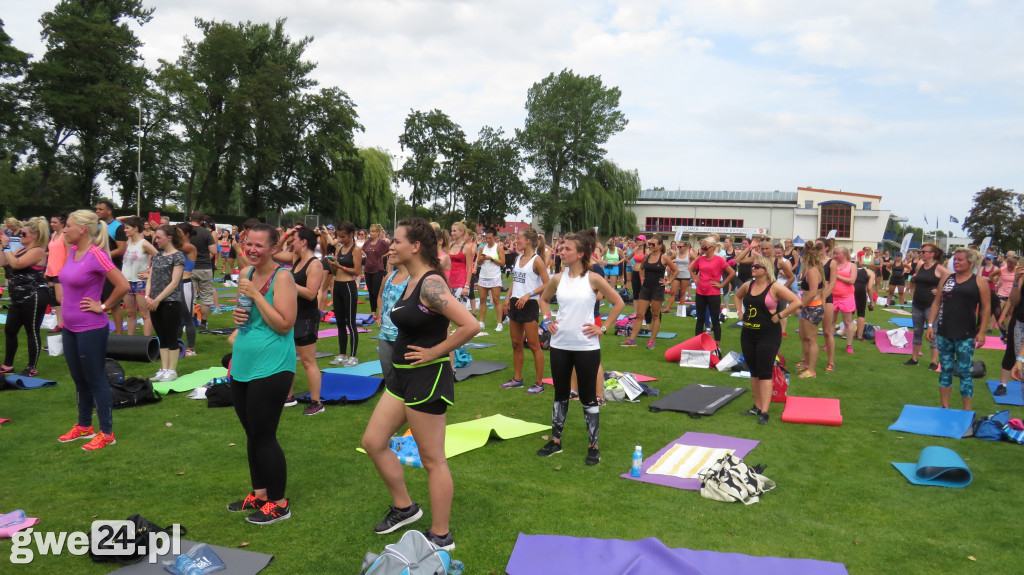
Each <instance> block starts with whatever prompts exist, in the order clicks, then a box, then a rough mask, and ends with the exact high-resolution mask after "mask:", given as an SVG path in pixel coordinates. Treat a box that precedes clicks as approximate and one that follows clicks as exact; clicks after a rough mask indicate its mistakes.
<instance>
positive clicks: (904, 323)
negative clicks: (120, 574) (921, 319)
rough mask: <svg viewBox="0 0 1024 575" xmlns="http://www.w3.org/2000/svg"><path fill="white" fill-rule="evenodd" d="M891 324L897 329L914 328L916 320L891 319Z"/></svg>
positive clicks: (906, 318) (907, 318) (904, 318)
mask: <svg viewBox="0 0 1024 575" xmlns="http://www.w3.org/2000/svg"><path fill="white" fill-rule="evenodd" d="M889 323H891V324H893V325H895V326H896V327H914V320H913V319H911V318H909V317H894V318H890V319H889Z"/></svg>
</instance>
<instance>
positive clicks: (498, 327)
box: [449, 323, 505, 535]
mask: <svg viewBox="0 0 1024 575" xmlns="http://www.w3.org/2000/svg"><path fill="white" fill-rule="evenodd" d="M503 329H505V328H503V327H502V326H501V324H500V323H499V324H498V325H496V326H494V331H501V330H503ZM449 535H451V534H450V533H449Z"/></svg>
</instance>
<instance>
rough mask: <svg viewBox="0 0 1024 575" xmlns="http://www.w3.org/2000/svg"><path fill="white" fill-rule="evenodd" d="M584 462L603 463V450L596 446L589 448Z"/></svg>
mask: <svg viewBox="0 0 1024 575" xmlns="http://www.w3.org/2000/svg"><path fill="white" fill-rule="evenodd" d="M583 463H586V464H587V465H597V464H598V463H601V450H600V449H598V448H596V447H588V448H587V458H586V459H584V460H583Z"/></svg>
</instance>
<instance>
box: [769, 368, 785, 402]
mask: <svg viewBox="0 0 1024 575" xmlns="http://www.w3.org/2000/svg"><path fill="white" fill-rule="evenodd" d="M787 392H789V376H788V375H786V372H785V371H783V370H782V368H781V367H779V366H778V365H776V366H775V367H773V368H772V402H773V403H786V393H787Z"/></svg>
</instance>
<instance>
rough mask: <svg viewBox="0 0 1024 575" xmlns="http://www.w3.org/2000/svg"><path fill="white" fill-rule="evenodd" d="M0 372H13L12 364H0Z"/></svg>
mask: <svg viewBox="0 0 1024 575" xmlns="http://www.w3.org/2000/svg"><path fill="white" fill-rule="evenodd" d="M0 373H14V366H13V365H3V364H0Z"/></svg>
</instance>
